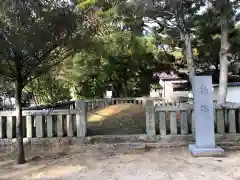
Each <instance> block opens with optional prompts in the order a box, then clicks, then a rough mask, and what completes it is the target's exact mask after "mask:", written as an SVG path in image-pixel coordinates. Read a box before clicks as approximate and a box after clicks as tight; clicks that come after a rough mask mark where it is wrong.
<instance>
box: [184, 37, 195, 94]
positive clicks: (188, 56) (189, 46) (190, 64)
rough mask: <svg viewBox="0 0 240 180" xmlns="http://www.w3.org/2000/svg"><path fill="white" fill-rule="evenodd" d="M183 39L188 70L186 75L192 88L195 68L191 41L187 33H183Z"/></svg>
mask: <svg viewBox="0 0 240 180" xmlns="http://www.w3.org/2000/svg"><path fill="white" fill-rule="evenodd" d="M184 41H185V48H186V49H185V52H186V59H187V66H188V72H189V74H188V76H189V80H190V82H191V86H192V89H193V86H194V79H193V78H194V75H195V69H194V62H193V52H192V41H191V38H190V35H189V34H188V33H185V34H184Z"/></svg>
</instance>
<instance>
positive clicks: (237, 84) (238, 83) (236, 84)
mask: <svg viewBox="0 0 240 180" xmlns="http://www.w3.org/2000/svg"><path fill="white" fill-rule="evenodd" d="M238 86H239V87H240V82H231V83H228V85H227V87H238ZM213 87H219V84H214V85H213Z"/></svg>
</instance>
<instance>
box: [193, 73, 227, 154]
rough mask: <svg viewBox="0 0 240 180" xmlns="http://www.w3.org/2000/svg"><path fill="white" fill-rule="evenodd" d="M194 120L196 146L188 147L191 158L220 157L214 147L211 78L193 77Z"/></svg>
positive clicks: (220, 151) (218, 150) (220, 152)
mask: <svg viewBox="0 0 240 180" xmlns="http://www.w3.org/2000/svg"><path fill="white" fill-rule="evenodd" d="M194 82H195V83H194V87H193V92H194V93H193V94H194V120H195V139H196V144H191V145H190V146H189V149H190V152H191V153H192V155H193V156H206V155H208V156H209V155H221V154H223V152H224V151H223V149H221V148H219V147H217V146H216V143H215V133H214V117H213V98H212V77H211V76H195V77H194Z"/></svg>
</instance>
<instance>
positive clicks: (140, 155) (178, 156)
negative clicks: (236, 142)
mask: <svg viewBox="0 0 240 180" xmlns="http://www.w3.org/2000/svg"><path fill="white" fill-rule="evenodd" d="M36 155H39V157H37V158H35V159H33V160H32V161H30V162H29V163H28V164H26V165H21V166H16V165H13V164H9V162H11V161H10V160H11V157H5V158H4V161H3V157H2V156H1V155H0V157H2V159H1V160H0V174H1V176H0V179H5V180H10V179H13V180H27V179H29V180H30V179H32V180H40V179H41V180H47V179H53V180H77V179H78V180H95V179H97V180H116V179H117V180H175V179H176V180H193V179H201V180H221V179H222V180H240V161H239V157H240V156H239V155H240V151H228V152H226V157H221V158H220V157H218V158H213V157H205V158H202V157H201V158H194V157H192V156H190V154H189V152H188V148H187V147H179V148H176V147H175V148H160V149H151V150H150V149H139V150H129V149H126V148H122V149H121V148H120V149H114V148H111V149H109V148H108V147H107V146H106V145H97V146H96V145H95V146H89V147H87V148H81V147H79V146H78V147H77V146H76V147H72V148H71V149H68V150H67V152H60V151H59V152H58V153H56V152H54V154H47V153H35V156H36ZM12 158H14V157H12Z"/></svg>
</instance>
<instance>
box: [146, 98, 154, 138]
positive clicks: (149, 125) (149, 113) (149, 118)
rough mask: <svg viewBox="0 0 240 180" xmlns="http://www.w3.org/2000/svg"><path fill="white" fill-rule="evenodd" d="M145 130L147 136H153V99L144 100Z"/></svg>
mask: <svg viewBox="0 0 240 180" xmlns="http://www.w3.org/2000/svg"><path fill="white" fill-rule="evenodd" d="M146 132H147V135H148V136H155V135H156V129H155V107H154V101H153V100H147V101H146Z"/></svg>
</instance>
